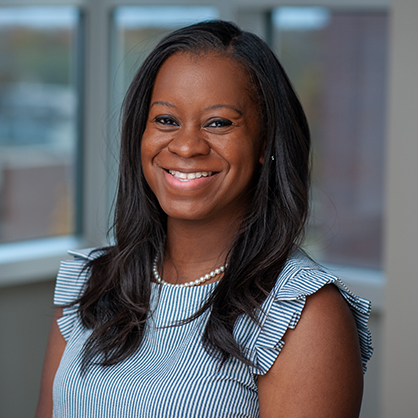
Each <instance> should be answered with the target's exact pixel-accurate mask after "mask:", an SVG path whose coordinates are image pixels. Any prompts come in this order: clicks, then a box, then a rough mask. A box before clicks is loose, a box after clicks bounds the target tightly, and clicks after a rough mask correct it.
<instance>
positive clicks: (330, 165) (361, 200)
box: [272, 7, 388, 269]
mask: <svg viewBox="0 0 418 418" xmlns="http://www.w3.org/2000/svg"><path fill="white" fill-rule="evenodd" d="M272 21H273V32H272V34H273V39H272V44H273V47H274V49H275V51H276V53H277V54H278V56H279V57H280V60H281V62H282V64H283V66H284V67H285V69H286V71H287V72H288V74H289V76H290V79H291V81H292V83H293V84H294V86H295V88H296V91H297V92H298V94H299V96H300V99H301V101H302V104H303V106H304V109H305V111H306V114H307V117H308V121H309V125H310V128H311V134H312V141H313V165H314V171H313V176H312V186H313V190H312V215H311V221H310V227H309V230H308V235H307V247H308V249H309V251H311V252H312V253H313V254H314V255H315V258H318V259H320V260H322V261H325V262H330V263H337V264H343V265H351V266H357V267H370V268H379V269H380V268H382V249H381V247H382V235H383V234H382V221H383V208H384V202H383V199H384V196H383V176H384V151H385V145H384V144H385V120H386V117H385V111H386V85H387V80H386V75H387V74H386V60H387V37H388V17H387V13H385V12H370V11H361V13H356V12H352V11H347V10H344V11H331V10H330V9H326V8H319V7H314V8H293V7H292V8H288V7H283V8H278V9H275V10H274V12H273V13H272Z"/></svg>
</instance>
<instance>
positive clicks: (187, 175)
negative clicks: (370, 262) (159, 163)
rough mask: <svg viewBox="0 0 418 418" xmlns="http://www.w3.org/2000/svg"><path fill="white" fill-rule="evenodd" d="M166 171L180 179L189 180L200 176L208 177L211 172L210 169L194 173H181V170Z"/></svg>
mask: <svg viewBox="0 0 418 418" xmlns="http://www.w3.org/2000/svg"><path fill="white" fill-rule="evenodd" d="M168 172H169V173H170V174H171V175H172V176H173V177H175V178H176V179H178V180H180V181H189V180H195V179H200V178H201V177H210V176H211V175H212V174H213V173H212V171H197V172H195V173H183V172H181V171H175V170H168Z"/></svg>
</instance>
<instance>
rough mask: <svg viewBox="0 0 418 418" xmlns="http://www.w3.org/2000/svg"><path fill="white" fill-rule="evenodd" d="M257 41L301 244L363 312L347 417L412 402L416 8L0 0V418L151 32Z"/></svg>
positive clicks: (83, 230) (417, 174) (75, 239)
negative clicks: (295, 199) (287, 82)
mask: <svg viewBox="0 0 418 418" xmlns="http://www.w3.org/2000/svg"><path fill="white" fill-rule="evenodd" d="M214 18H221V19H226V20H230V21H234V22H236V23H237V24H238V25H240V26H241V27H242V28H243V29H246V30H250V31H252V32H254V33H256V34H258V35H259V36H260V37H262V38H263V39H265V40H266V42H267V43H268V44H269V45H270V46H271V48H272V49H273V50H274V51H275V52H276V54H277V55H278V56H279V59H280V60H281V62H282V64H283V66H284V68H285V70H286V71H287V73H288V75H289V77H290V79H291V81H292V83H293V85H294V87H295V89H296V91H297V93H298V95H299V97H300V99H301V101H302V104H303V106H304V109H305V111H306V114H307V117H308V120H309V124H310V127H311V132H312V139H313V157H312V162H313V167H314V170H313V185H312V197H311V199H312V212H311V217H310V222H309V228H308V233H307V237H306V242H305V248H306V249H307V251H308V252H309V253H310V254H311V255H312V256H313V257H314V258H316V259H317V260H319V261H320V262H321V263H323V264H325V265H327V266H328V267H329V268H330V269H332V271H333V272H334V273H335V274H337V275H340V276H341V277H342V278H343V279H344V280H345V281H346V282H347V283H348V285H349V287H351V289H352V290H353V291H354V292H356V293H358V294H360V295H362V296H365V297H367V298H369V299H371V300H372V303H373V312H372V317H371V321H370V327H371V329H372V332H373V340H374V345H375V354H374V357H373V358H372V360H371V361H370V363H369V370H368V373H367V374H366V380H365V382H366V384H365V394H364V401H363V408H362V414H361V417H362V418H366V417H367V418H376V417H377V418H379V417H387V418H389V417H395V416H396V417H408V418H409V417H411V418H412V417H415V416H416V414H417V413H416V411H417V410H418V403H417V396H416V395H418V393H417V390H416V387H417V385H418V362H417V361H416V360H415V354H416V353H415V352H416V350H415V347H417V343H418V325H417V324H416V323H417V322H418V321H416V319H418V312H417V307H416V303H415V298H414V296H416V295H418V284H417V280H416V276H417V273H416V271H415V263H414V261H415V258H416V257H417V256H418V253H417V251H416V248H417V245H416V242H415V241H416V237H417V236H418V223H417V221H416V220H415V217H416V214H417V213H418V196H417V186H416V183H417V180H418V165H417V164H416V163H415V160H416V157H415V156H416V155H418V139H417V132H418V126H417V125H418V124H417V119H418V112H417V111H418V82H417V80H416V74H417V73H418V46H417V45H416V44H417V42H416V40H417V39H418V25H416V18H418V2H417V1H415V0H393V1H390V0H323V1H315V0H300V1H291V0H288V1H285V0H222V1H221V0H216V1H215V0H207V1H202V0H194V1H189V0H183V1H181V0H178V1H172V0H161V1H155V0H126V1H122V0H74V1H66V0H48V1H39V2H38V1H36V0H14V1H13V0H0V417H5V418H6V417H7V418H14V417H16V418H18V417H19V418H21V417H30V416H33V415H34V411H35V407H36V401H37V396H38V391H39V383H40V374H41V368H42V362H43V356H44V351H45V347H46V341H47V336H48V331H49V326H50V322H51V318H52V314H53V306H52V295H53V289H54V278H55V274H56V272H57V270H58V266H59V261H60V260H61V259H64V258H67V255H66V251H67V249H70V248H73V249H74V248H82V247H90V246H98V245H104V244H106V243H107V242H109V241H111V237H110V238H109V237H108V236H107V231H108V228H109V225H110V221H111V212H112V201H113V197H114V192H115V183H116V175H117V164H118V161H117V159H118V157H117V153H118V136H119V110H120V106H121V103H122V100H123V97H124V94H125V91H126V89H127V86H128V85H129V83H130V81H131V79H132V77H133V75H134V74H135V72H136V70H137V69H138V67H139V65H140V64H141V62H142V60H143V59H144V57H145V56H146V55H147V53H148V52H149V51H150V50H151V49H152V48H153V47H154V46H155V44H156V43H157V42H158V41H159V40H160V39H161V37H162V36H164V35H165V34H166V33H168V32H170V31H172V30H173V29H175V28H178V27H181V26H184V25H187V24H191V23H194V22H197V21H201V20H204V19H214Z"/></svg>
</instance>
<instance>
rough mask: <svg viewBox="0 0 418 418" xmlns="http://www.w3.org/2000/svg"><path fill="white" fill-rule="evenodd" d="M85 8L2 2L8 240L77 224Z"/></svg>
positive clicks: (3, 212)
mask: <svg viewBox="0 0 418 418" xmlns="http://www.w3.org/2000/svg"><path fill="white" fill-rule="evenodd" d="M78 24H79V17H78V12H77V9H75V8H72V7H19V8H2V9H0V57H1V59H0V242H2V243H4V242H11V241H17V240H27V239H34V238H43V237H51V236H58V235H66V234H71V233H73V232H74V229H75V226H74V225H75V221H74V206H75V202H74V195H75V193H74V188H75V160H76V159H75V155H76V139H77V116H76V115H77V92H76V88H75V79H74V67H75V66H76V65H78V64H79V63H76V62H75V43H76V39H75V37H76V32H77V26H78Z"/></svg>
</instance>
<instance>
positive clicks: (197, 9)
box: [113, 6, 218, 100]
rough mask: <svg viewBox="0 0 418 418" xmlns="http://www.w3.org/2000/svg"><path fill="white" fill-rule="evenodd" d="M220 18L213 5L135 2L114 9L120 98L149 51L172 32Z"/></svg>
mask: <svg viewBox="0 0 418 418" xmlns="http://www.w3.org/2000/svg"><path fill="white" fill-rule="evenodd" d="M216 18H218V11H217V9H216V8H214V7H209V6H208V7H206V6H148V7H147V6H132V7H118V8H117V9H116V11H115V15H114V19H115V20H114V22H115V28H116V36H115V38H116V48H115V51H114V52H113V54H114V56H115V58H116V59H115V60H114V62H116V63H117V65H118V67H117V68H115V72H114V73H116V83H117V85H118V87H119V88H117V90H118V91H117V92H116V95H118V96H119V97H118V99H119V100H120V99H121V98H122V97H123V95H124V93H125V91H126V89H127V87H128V86H129V83H130V82H131V80H132V78H133V76H134V74H135V73H136V71H137V69H138V68H139V66H140V65H141V63H142V61H143V59H145V57H146V56H147V54H148V53H149V52H150V51H151V50H152V49H153V48H154V47H155V46H156V45H157V43H158V42H159V41H160V39H161V38H162V37H163V36H164V35H166V34H168V33H169V32H171V31H173V30H175V29H177V28H180V27H182V26H186V25H191V24H193V23H196V22H199V21H201V20H207V19H216Z"/></svg>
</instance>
